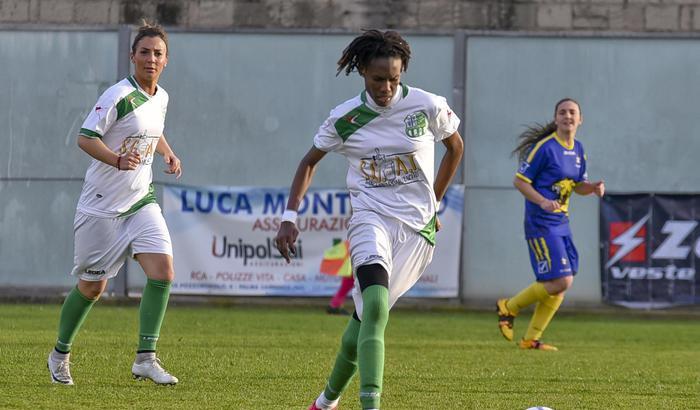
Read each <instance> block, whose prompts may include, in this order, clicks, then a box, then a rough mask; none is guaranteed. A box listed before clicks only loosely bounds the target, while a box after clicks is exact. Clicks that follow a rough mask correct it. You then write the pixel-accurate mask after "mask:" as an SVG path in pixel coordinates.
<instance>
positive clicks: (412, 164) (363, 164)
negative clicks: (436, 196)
mask: <svg viewBox="0 0 700 410" xmlns="http://www.w3.org/2000/svg"><path fill="white" fill-rule="evenodd" d="M374 151H375V155H372V156H371V157H366V158H361V159H360V165H359V169H360V172H361V173H362V176H364V177H365V186H366V187H367V188H376V187H386V186H395V185H403V184H410V183H413V182H417V181H421V180H423V176H422V173H421V169H420V167H419V166H418V163H417V161H416V153H415V152H404V153H398V154H383V153H382V152H381V150H380V149H379V148H375V150H374Z"/></svg>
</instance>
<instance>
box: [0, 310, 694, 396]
mask: <svg viewBox="0 0 700 410" xmlns="http://www.w3.org/2000/svg"><path fill="white" fill-rule="evenodd" d="M59 308H60V307H59V306H58V305H31V304H30V305H25V304H18V305H12V304H5V305H0V312H1V314H0V358H1V359H0V374H2V379H3V380H2V382H0V408H3V409H4V408H27V409H29V408H31V409H57V408H71V409H76V408H86V409H87V408H90V409H95V408H104V409H113V408H140V409H189V410H194V409H205V408H212V409H215V408H216V409H219V408H221V409H224V408H225V409H246V410H247V409H251V410H252V409H285V410H292V409H306V407H307V406H308V405H309V404H310V403H311V401H312V400H313V399H314V398H315V397H316V395H317V394H318V393H319V391H320V390H321V389H322V387H323V385H324V382H325V377H326V376H327V374H328V372H329V369H330V366H331V364H332V361H333V360H334V357H335V351H336V348H337V345H338V340H339V338H340V334H341V332H342V330H343V329H344V326H345V323H346V320H347V318H344V317H336V316H328V315H326V314H325V313H324V312H323V311H322V310H321V308H302V307H240V306H231V307H204V306H202V307H196V306H195V307H188V306H177V305H176V306H171V307H170V309H169V310H168V313H167V315H166V319H165V324H164V326H163V331H162V333H161V340H160V342H159V345H158V347H159V356H160V357H161V358H162V360H163V362H164V364H165V366H166V368H167V369H168V370H169V371H171V372H172V373H173V374H174V375H176V376H178V377H179V378H180V384H178V385H177V386H167V387H166V386H156V385H154V384H153V383H151V382H137V381H135V380H132V378H131V372H130V369H131V362H132V360H133V351H134V348H135V346H136V333H137V329H138V322H137V318H138V310H137V307H134V306H109V305H106V304H99V303H98V305H96V306H95V308H93V310H92V312H91V314H90V316H89V317H88V320H87V321H86V322H85V325H84V326H83V329H82V331H81V332H80V334H79V335H78V338H77V340H76V342H75V344H74V347H73V357H72V360H71V362H72V363H73V364H72V373H73V377H74V379H75V382H76V385H75V386H73V387H68V386H58V385H53V384H51V383H50V379H49V375H48V372H47V370H46V355H47V354H48V352H49V350H50V349H51V348H52V345H53V342H54V338H55V336H56V327H57V319H58V313H59ZM528 319H529V317H528V316H527V315H522V316H521V317H520V318H518V319H517V320H516V335H517V337H520V336H521V335H522V333H523V332H524V330H525V327H526V326H527V320H528ZM545 340H546V341H548V342H551V343H553V344H555V345H557V346H558V347H559V348H560V351H559V352H539V351H520V350H518V349H517V348H516V347H515V344H514V343H508V342H506V341H505V340H503V339H502V338H501V336H500V335H499V333H498V330H497V327H496V315H495V313H482V312H478V313H472V312H456V311H429V312H417V311H412V310H395V311H392V314H391V318H390V321H389V326H388V328H387V335H386V368H385V377H384V393H383V399H382V403H383V407H382V408H383V409H387V410H391V409H410V410H413V409H509V410H510V409H525V408H527V407H531V406H537V405H539V406H548V407H551V408H553V409H555V410H563V409H693V408H694V409H699V408H700V326H698V324H697V320H681V319H669V318H654V319H652V320H649V319H648V318H646V319H645V318H641V317H636V318H635V317H632V318H630V317H627V318H625V317H622V318H620V317H618V316H613V315H572V314H561V315H560V316H559V317H556V318H555V320H554V321H553V322H552V324H551V326H550V328H549V329H548V331H547V333H546V338H545ZM357 386H358V377H357V376H356V377H355V380H353V382H352V384H351V386H350V388H349V390H348V391H347V392H346V393H345V395H344V397H343V399H342V400H341V407H342V408H344V409H355V408H358V407H359V406H358V400H357V395H358V387H357Z"/></svg>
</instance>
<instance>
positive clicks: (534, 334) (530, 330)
mask: <svg viewBox="0 0 700 410" xmlns="http://www.w3.org/2000/svg"><path fill="white" fill-rule="evenodd" d="M563 300H564V297H563V296H560V295H556V296H552V295H547V297H546V298H545V299H543V300H540V301H539V302H538V303H537V306H536V307H535V313H533V315H532V319H530V324H529V325H528V326H527V332H525V338H524V339H525V340H533V339H534V340H540V337H542V332H544V330H545V329H546V328H547V325H549V322H550V321H551V320H552V318H553V317H554V314H555V313H557V310H558V309H559V306H561V302H562V301H563Z"/></svg>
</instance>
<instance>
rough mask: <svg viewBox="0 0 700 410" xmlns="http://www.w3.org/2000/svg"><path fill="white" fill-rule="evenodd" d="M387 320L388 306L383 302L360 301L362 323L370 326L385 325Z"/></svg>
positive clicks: (372, 300) (373, 300)
mask: <svg viewBox="0 0 700 410" xmlns="http://www.w3.org/2000/svg"><path fill="white" fill-rule="evenodd" d="M388 319H389V306H388V305H387V304H386V301H385V300H380V299H370V300H365V299H364V298H363V299H362V321H363V322H366V323H368V324H372V325H385V324H386V322H387V320H388Z"/></svg>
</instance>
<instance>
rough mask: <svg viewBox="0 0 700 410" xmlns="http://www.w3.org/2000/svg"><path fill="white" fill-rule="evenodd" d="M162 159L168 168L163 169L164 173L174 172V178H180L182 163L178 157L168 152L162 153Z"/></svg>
mask: <svg viewBox="0 0 700 410" xmlns="http://www.w3.org/2000/svg"><path fill="white" fill-rule="evenodd" d="M163 161H165V163H166V165H168V169H166V170H163V172H165V173H166V174H175V178H177V179H180V176H181V175H182V164H181V163H180V158H178V157H176V156H175V154H174V153H172V152H170V153H168V154H165V155H163Z"/></svg>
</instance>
